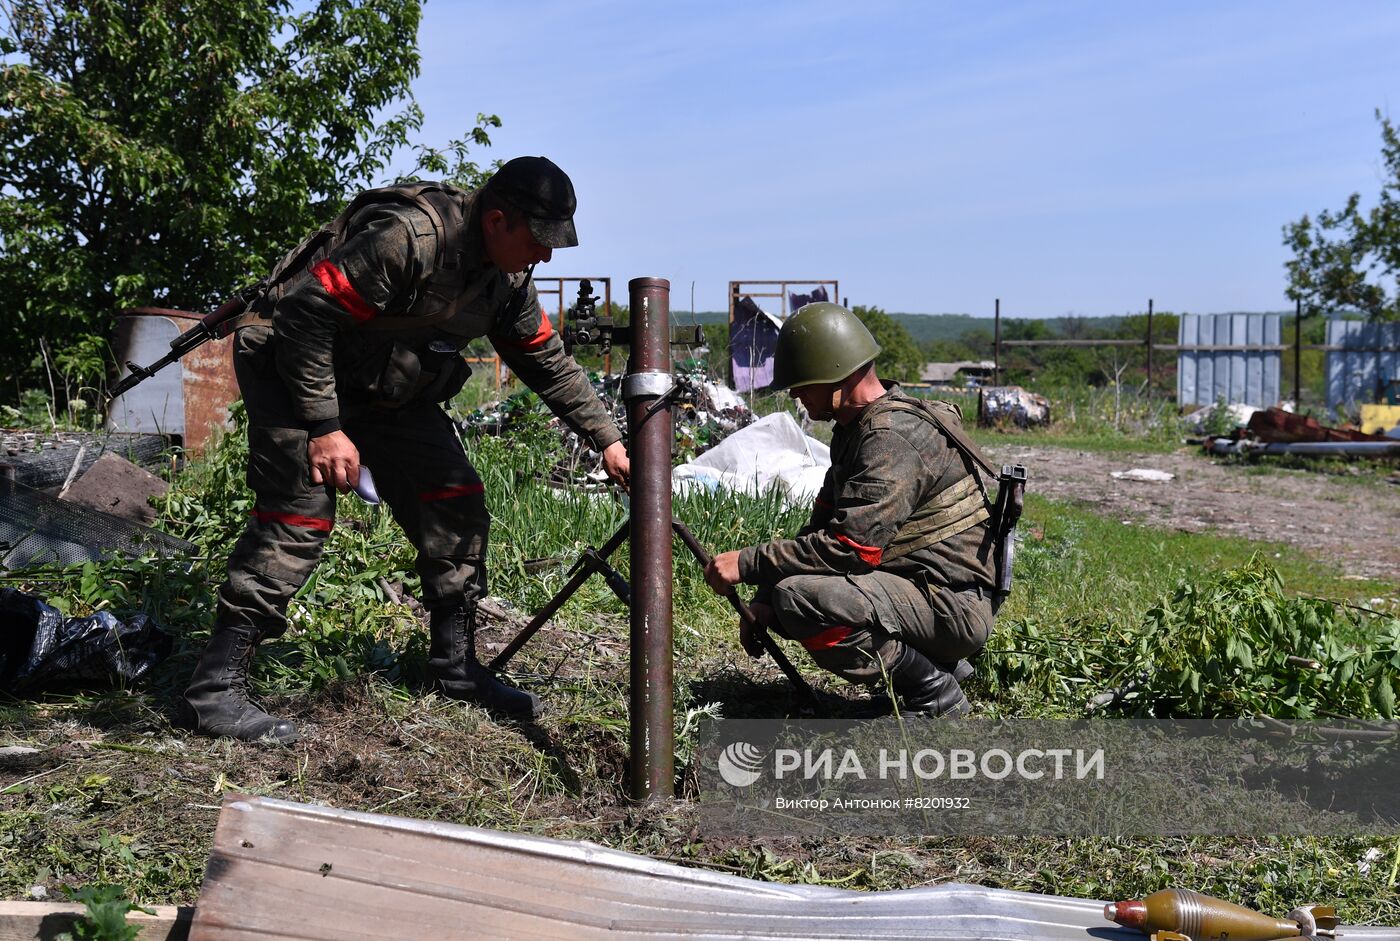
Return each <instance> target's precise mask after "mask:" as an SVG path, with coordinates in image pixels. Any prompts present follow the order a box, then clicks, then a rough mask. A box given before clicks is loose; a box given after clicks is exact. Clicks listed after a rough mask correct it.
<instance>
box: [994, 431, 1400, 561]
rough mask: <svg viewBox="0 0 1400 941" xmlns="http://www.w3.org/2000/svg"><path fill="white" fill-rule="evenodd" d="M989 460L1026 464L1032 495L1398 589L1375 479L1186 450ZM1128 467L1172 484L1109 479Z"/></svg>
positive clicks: (1007, 453)
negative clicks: (1302, 557) (1290, 552)
mask: <svg viewBox="0 0 1400 941" xmlns="http://www.w3.org/2000/svg"><path fill="white" fill-rule="evenodd" d="M989 451H990V453H991V454H992V455H993V456H994V458H995V459H996V460H999V461H1007V462H1011V461H1014V462H1017V463H1021V464H1025V465H1026V468H1027V470H1028V472H1029V474H1030V485H1029V488H1030V489H1031V490H1032V491H1033V492H1034V493H1037V494H1040V495H1041V496H1045V497H1050V498H1052V499H1056V500H1065V501H1068V502H1070V503H1073V504H1076V505H1079V506H1082V507H1085V508H1086V509H1090V510H1093V511H1094V512H1096V513H1100V514H1103V515H1105V516H1118V517H1121V518H1123V519H1125V520H1132V521H1134V522H1137V523H1143V524H1147V525H1151V526H1160V527H1163V528H1168V529H1178V530H1182V531H1185V532H1206V531H1215V532H1221V533H1228V534H1230V535H1234V536H1242V537H1244V538H1246V539H1254V540H1260V541H1264V542H1280V543H1284V544H1286V545H1290V546H1294V547H1296V548H1298V549H1300V550H1302V551H1303V552H1305V553H1307V554H1308V555H1310V556H1313V557H1314V558H1317V559H1319V560H1322V561H1326V562H1330V563H1333V564H1336V565H1339V566H1341V567H1342V568H1343V569H1344V570H1345V571H1346V572H1347V573H1348V574H1352V575H1358V576H1365V577H1368V578H1377V579H1383V580H1386V581H1390V582H1396V583H1400V485H1396V484H1395V483H1393V482H1386V481H1385V480H1384V478H1380V477H1378V475H1377V474H1375V473H1371V474H1369V475H1365V476H1359V477H1352V476H1348V475H1338V474H1329V473H1319V472H1315V471H1307V470H1289V469H1283V468H1270V469H1268V470H1267V471H1261V470H1260V469H1258V468H1252V467H1250V466H1248V465H1242V464H1238V463H1228V462H1225V461H1223V460H1213V459H1211V458H1208V457H1205V456H1204V455H1202V454H1201V453H1199V452H1197V451H1194V450H1191V451H1187V450H1182V451H1178V452H1176V453H1173V454H1123V453H1112V454H1104V453H1095V452H1092V451H1079V450H1075V449H1072V448H1056V447H1046V446H1039V445H1037V446H1034V447H1022V446H1018V445H1002V446H999V447H994V448H991V449H989ZM1134 468H1147V469H1151V470H1160V471H1167V472H1168V473H1171V474H1173V475H1175V476H1174V477H1173V479H1172V480H1170V481H1166V482H1160V483H1159V482H1151V481H1140V480H1131V479H1120V478H1115V477H1113V476H1112V474H1113V472H1114V471H1119V472H1122V471H1128V470H1132V469H1134ZM1394 479H1395V478H1391V480H1392V481H1393V480H1394Z"/></svg>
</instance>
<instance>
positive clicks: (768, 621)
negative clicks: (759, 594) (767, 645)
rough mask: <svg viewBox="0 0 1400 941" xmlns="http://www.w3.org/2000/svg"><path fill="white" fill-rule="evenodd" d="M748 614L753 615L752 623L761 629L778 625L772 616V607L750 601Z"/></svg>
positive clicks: (760, 602)
mask: <svg viewBox="0 0 1400 941" xmlns="http://www.w3.org/2000/svg"><path fill="white" fill-rule="evenodd" d="M749 612H750V613H751V614H752V615H753V622H754V623H755V624H757V625H758V626H759V627H762V628H765V629H766V628H771V627H773V626H774V625H775V624H777V623H778V621H777V619H776V618H775V617H774V616H773V606H772V605H771V604H764V603H763V602H762V601H750V602H749Z"/></svg>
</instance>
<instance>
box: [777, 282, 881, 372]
mask: <svg viewBox="0 0 1400 941" xmlns="http://www.w3.org/2000/svg"><path fill="white" fill-rule="evenodd" d="M879 355H880V344H878V343H876V342H875V338H874V337H873V336H871V335H870V331H869V330H867V329H866V327H865V324H863V323H861V322H860V318H859V317H857V316H856V315H855V314H853V313H851V312H850V311H849V310H847V309H846V308H844V307H842V306H841V305H840V304H828V303H826V302H824V301H823V302H818V303H816V304H808V305H807V306H805V307H803V308H801V309H800V310H798V312H797V313H795V314H793V315H792V316H791V317H789V318H788V319H787V322H786V323H784V324H783V329H782V330H780V331H779V332H778V344H777V347H776V348H775V349H774V351H773V388H774V389H791V388H793V387H794V386H807V385H812V384H814V383H818V382H840V381H841V380H843V379H845V378H846V377H847V376H849V375H850V374H851V373H853V372H855V371H856V370H857V369H859V368H861V367H862V366H864V365H865V364H866V363H869V362H871V361H872V360H874V359H875V357H877V356H879Z"/></svg>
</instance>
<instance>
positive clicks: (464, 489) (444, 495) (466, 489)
mask: <svg viewBox="0 0 1400 941" xmlns="http://www.w3.org/2000/svg"><path fill="white" fill-rule="evenodd" d="M485 492H486V487H485V486H484V485H482V484H479V483H478V484H460V485H458V486H456V487H443V488H442V489H441V490H425V491H424V492H423V493H420V494H418V502H420V503H432V502H433V501H435V500H452V499H455V498H457V497H467V496H471V495H472V494H474V493H485Z"/></svg>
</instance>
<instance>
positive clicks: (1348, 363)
mask: <svg viewBox="0 0 1400 941" xmlns="http://www.w3.org/2000/svg"><path fill="white" fill-rule="evenodd" d="M1327 345H1328V346H1340V347H1344V349H1340V350H1328V351H1327V407H1328V408H1337V407H1338V406H1340V405H1350V404H1353V403H1357V402H1376V401H1379V400H1380V399H1381V398H1382V397H1383V395H1384V392H1385V387H1386V384H1387V383H1389V382H1391V381H1392V380H1395V379H1400V323H1366V322H1364V321H1361V320H1328V321H1327Z"/></svg>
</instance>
